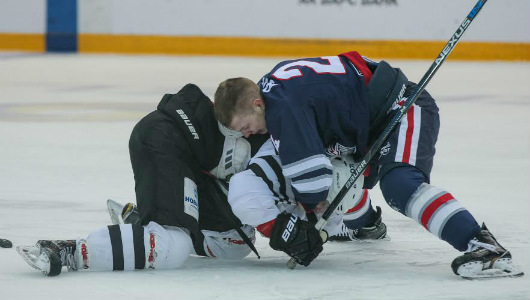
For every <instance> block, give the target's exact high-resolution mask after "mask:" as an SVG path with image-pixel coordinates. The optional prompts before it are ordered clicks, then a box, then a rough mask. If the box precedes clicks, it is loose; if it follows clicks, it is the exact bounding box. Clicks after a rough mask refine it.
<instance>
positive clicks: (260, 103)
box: [252, 98, 265, 110]
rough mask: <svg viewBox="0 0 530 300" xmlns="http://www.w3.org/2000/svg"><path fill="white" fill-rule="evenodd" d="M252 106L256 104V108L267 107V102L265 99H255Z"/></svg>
mask: <svg viewBox="0 0 530 300" xmlns="http://www.w3.org/2000/svg"><path fill="white" fill-rule="evenodd" d="M252 106H254V108H259V109H262V110H263V109H265V102H264V101H263V99H259V98H258V99H254V101H252Z"/></svg>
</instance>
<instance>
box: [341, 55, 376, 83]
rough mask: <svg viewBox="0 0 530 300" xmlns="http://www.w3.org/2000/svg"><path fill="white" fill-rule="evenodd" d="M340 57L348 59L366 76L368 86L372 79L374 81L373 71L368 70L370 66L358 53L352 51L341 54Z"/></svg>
mask: <svg viewBox="0 0 530 300" xmlns="http://www.w3.org/2000/svg"><path fill="white" fill-rule="evenodd" d="M339 56H344V57H346V58H347V59H348V60H349V61H350V62H351V63H352V64H353V65H354V66H355V67H356V68H357V70H359V71H360V72H361V73H362V74H363V76H364V84H366V85H368V82H370V79H372V71H370V69H369V68H368V65H367V64H366V62H365V61H364V59H363V57H362V56H361V55H360V54H359V53H357V51H350V52H346V53H341V54H339Z"/></svg>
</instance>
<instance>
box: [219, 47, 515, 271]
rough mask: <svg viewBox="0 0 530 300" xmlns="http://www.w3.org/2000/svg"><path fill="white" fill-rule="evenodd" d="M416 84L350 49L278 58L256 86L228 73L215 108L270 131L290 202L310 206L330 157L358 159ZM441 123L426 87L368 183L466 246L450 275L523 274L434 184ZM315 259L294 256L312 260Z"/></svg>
mask: <svg viewBox="0 0 530 300" xmlns="http://www.w3.org/2000/svg"><path fill="white" fill-rule="evenodd" d="M415 86H416V85H415V84H414V83H412V82H410V81H408V79H407V78H406V76H405V75H404V74H403V72H401V71H400V70H399V69H396V68H392V67H391V66H390V65H389V64H388V63H386V62H384V61H381V62H379V63H376V62H373V61H371V60H368V59H365V58H363V57H362V56H361V55H359V54H358V53H357V52H354V51H352V52H347V53H343V54H340V55H338V56H325V57H318V58H306V59H298V60H289V61H283V62H280V63H279V64H278V65H276V66H275V67H274V68H273V69H272V71H271V72H269V73H268V74H266V75H265V76H263V77H262V78H261V80H259V82H258V83H257V84H256V83H255V82H253V81H252V80H250V79H247V78H232V79H228V80H226V81H224V82H222V83H221V84H220V85H219V87H218V89H217V91H216V93H215V112H216V116H217V118H218V120H219V121H220V122H221V123H222V124H224V125H225V126H227V127H229V128H231V129H233V130H236V131H240V132H241V133H242V134H243V135H244V136H245V137H248V136H250V135H252V134H263V133H267V132H268V133H270V135H271V139H272V142H273V144H274V146H275V148H276V150H277V151H278V153H279V156H280V159H281V161H282V164H283V167H282V172H283V174H284V175H285V176H286V177H288V178H289V179H290V180H291V182H292V186H293V188H294V193H295V198H296V200H297V201H298V202H300V203H302V204H303V205H304V206H305V208H306V209H308V210H312V209H315V208H317V209H318V207H319V206H321V205H322V204H321V203H322V202H323V201H324V200H326V197H327V194H328V190H329V187H330V185H331V183H332V165H331V163H330V161H329V159H327V157H326V156H329V155H349V156H351V157H353V159H354V160H360V159H361V158H362V157H364V155H365V153H366V152H367V151H368V149H369V147H370V145H371V144H373V142H374V141H375V140H377V138H378V137H379V136H380V134H381V132H382V131H383V130H384V128H385V127H386V126H387V124H388V122H389V121H390V119H391V118H392V116H393V115H394V114H395V111H396V110H397V109H398V108H399V107H400V106H401V105H403V103H404V101H405V99H406V97H408V96H409V95H410V94H411V93H412V91H413V90H414V88H415ZM439 126H440V124H439V115H438V107H437V105H436V103H435V101H434V99H433V98H432V97H431V95H430V94H429V93H427V92H426V91H425V92H423V93H422V94H421V95H420V96H419V98H418V99H417V101H416V104H414V105H413V106H412V107H411V108H410V110H409V111H408V113H407V115H406V117H404V118H403V119H402V121H401V124H399V125H398V126H397V127H396V128H395V129H394V131H393V132H392V133H391V135H390V136H389V138H388V140H387V141H386V142H385V144H384V145H383V146H382V147H381V149H379V150H380V154H379V155H376V156H375V157H374V158H373V160H372V161H371V162H370V163H369V168H368V169H367V172H369V174H366V175H368V177H367V179H366V180H365V183H364V184H365V187H366V188H372V187H373V186H374V185H375V184H376V183H377V182H378V181H379V182H380V187H381V190H382V192H383V196H384V197H385V200H386V202H387V203H388V204H389V205H390V206H391V207H392V208H393V209H395V210H396V211H398V212H400V213H402V214H403V215H405V216H407V217H409V218H412V219H414V220H416V221H417V222H418V223H419V224H421V225H422V226H423V227H425V229H427V230H428V231H429V232H431V233H432V234H434V235H435V236H437V237H439V238H440V239H442V240H444V241H446V242H448V243H449V244H450V245H452V246H453V247H454V248H455V249H457V250H459V251H462V252H465V253H464V254H463V255H461V256H459V257H457V258H456V259H455V260H454V261H453V263H452V269H453V271H454V273H455V274H457V275H460V276H463V277H502V276H520V275H523V272H522V271H521V270H520V269H519V268H517V267H516V266H515V265H514V264H513V263H512V257H511V254H510V252H509V251H507V250H506V249H505V248H504V247H502V246H501V245H500V244H499V243H498V242H497V241H496V239H495V238H494V237H493V235H492V234H491V232H490V231H489V230H488V228H486V226H485V225H484V224H483V225H482V227H481V226H479V225H478V223H477V221H476V220H475V219H474V217H473V216H472V215H471V213H470V212H469V211H468V210H467V209H466V208H465V207H463V206H462V205H461V204H460V202H459V201H457V199H456V198H455V197H454V196H453V195H451V193H450V192H449V191H448V190H446V189H444V188H441V187H438V186H435V185H432V184H431V183H430V173H431V169H432V165H433V157H434V153H435V144H436V140H437V138H438V131H439ZM281 223H282V224H274V225H273V226H274V227H273V229H272V230H273V231H274V230H275V227H281V226H282V225H283V223H284V222H281ZM346 224H347V225H348V223H346ZM315 235H316V234H315ZM313 239H315V237H313ZM291 256H293V255H291ZM293 257H294V258H295V259H296V257H295V256H293ZM315 257H316V255H313V256H308V257H307V259H302V260H300V259H297V261H298V263H302V264H304V265H308V264H309V263H310V262H311V260H312V259H314V258H315Z"/></svg>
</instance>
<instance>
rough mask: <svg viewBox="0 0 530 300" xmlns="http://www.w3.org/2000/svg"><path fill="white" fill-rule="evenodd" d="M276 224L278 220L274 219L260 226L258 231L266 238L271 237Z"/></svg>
mask: <svg viewBox="0 0 530 300" xmlns="http://www.w3.org/2000/svg"><path fill="white" fill-rule="evenodd" d="M274 222H276V219H272V220H270V221H269V222H267V223H263V224H261V225H258V227H256V229H257V230H258V231H259V232H260V233H261V234H263V235H264V236H266V237H269V238H270V237H271V234H272V227H273V226H274Z"/></svg>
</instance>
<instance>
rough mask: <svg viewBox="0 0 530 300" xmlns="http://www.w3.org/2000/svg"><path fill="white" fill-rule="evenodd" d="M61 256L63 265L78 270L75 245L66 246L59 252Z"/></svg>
mask: <svg viewBox="0 0 530 300" xmlns="http://www.w3.org/2000/svg"><path fill="white" fill-rule="evenodd" d="M59 255H60V256H61V262H62V264H63V266H66V267H67V268H68V270H73V271H76V270H77V259H76V258H75V250H74V248H73V247H64V248H63V249H61V251H60V252H59Z"/></svg>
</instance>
